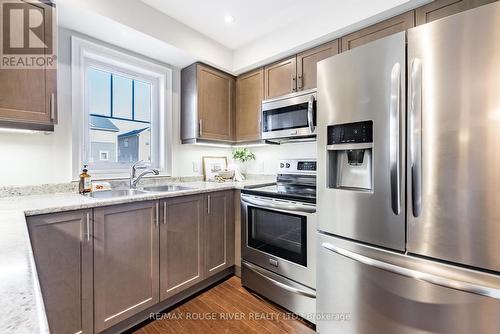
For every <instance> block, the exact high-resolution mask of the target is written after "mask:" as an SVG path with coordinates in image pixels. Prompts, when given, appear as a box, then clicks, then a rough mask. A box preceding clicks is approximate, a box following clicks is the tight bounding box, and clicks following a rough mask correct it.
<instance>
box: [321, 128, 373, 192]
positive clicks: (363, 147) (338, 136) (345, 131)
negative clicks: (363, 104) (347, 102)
mask: <svg viewBox="0 0 500 334" xmlns="http://www.w3.org/2000/svg"><path fill="white" fill-rule="evenodd" d="M327 150H328V170H327V173H328V178H327V182H328V185H327V186H328V187H329V188H336V189H345V190H357V191H372V190H373V121H365V122H356V123H348V124H339V125H331V126H329V127H328V146H327Z"/></svg>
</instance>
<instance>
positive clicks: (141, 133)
mask: <svg viewBox="0 0 500 334" xmlns="http://www.w3.org/2000/svg"><path fill="white" fill-rule="evenodd" d="M121 122H122V128H121V129H120V130H123V131H120V134H119V135H118V138H117V143H118V162H121V163H131V162H136V161H139V160H144V161H151V128H150V126H149V124H146V123H138V122H132V121H121ZM125 129H126V130H125Z"/></svg>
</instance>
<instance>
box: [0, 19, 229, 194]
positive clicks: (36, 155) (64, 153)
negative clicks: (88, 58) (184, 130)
mask: <svg viewBox="0 0 500 334" xmlns="http://www.w3.org/2000/svg"><path fill="white" fill-rule="evenodd" d="M71 34H75V35H78V36H81V35H80V34H77V33H74V32H71V31H69V30H66V29H63V28H61V29H59V50H58V51H59V54H58V57H59V63H58V83H57V87H58V118H59V121H58V124H57V125H56V126H55V131H54V133H52V134H48V135H45V134H43V133H33V134H31V133H10V132H0V186H9V185H31V184H44V183H64V182H70V181H71V180H72V135H71V134H72V126H71V120H72V118H71V56H70V53H71V44H70V37H71ZM94 41H95V40H94ZM121 51H123V50H121ZM163 65H165V64H163ZM28 94H29V93H28ZM172 95H173V138H174V142H173V145H172V152H173V166H172V167H173V168H172V175H173V176H193V175H202V168H201V166H202V162H201V161H202V156H204V155H207V156H227V157H230V154H231V150H230V149H229V148H213V147H205V146H193V145H181V143H180V99H179V97H180V71H179V69H176V68H173V94H172ZM193 163H195V164H196V165H197V169H198V172H193Z"/></svg>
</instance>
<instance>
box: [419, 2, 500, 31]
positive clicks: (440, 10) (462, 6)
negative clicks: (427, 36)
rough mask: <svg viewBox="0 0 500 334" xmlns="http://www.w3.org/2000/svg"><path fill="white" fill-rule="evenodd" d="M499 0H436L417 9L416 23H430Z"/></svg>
mask: <svg viewBox="0 0 500 334" xmlns="http://www.w3.org/2000/svg"><path fill="white" fill-rule="evenodd" d="M495 1H497V0H435V1H433V2H431V3H429V4H427V5H425V6H422V7H419V8H417V9H416V10H415V20H416V25H421V24H425V23H429V22H432V21H435V20H439V19H442V18H444V17H446V16H450V15H453V14H458V13H460V12H463V11H465V10H468V9H472V8H475V7H478V6H482V5H486V4H488V3H491V2H495Z"/></svg>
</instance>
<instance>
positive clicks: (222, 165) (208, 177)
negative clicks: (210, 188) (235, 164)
mask: <svg viewBox="0 0 500 334" xmlns="http://www.w3.org/2000/svg"><path fill="white" fill-rule="evenodd" d="M226 169H227V157H203V176H204V177H205V181H215V176H216V175H217V174H219V173H220V172H222V171H225V170H226Z"/></svg>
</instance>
